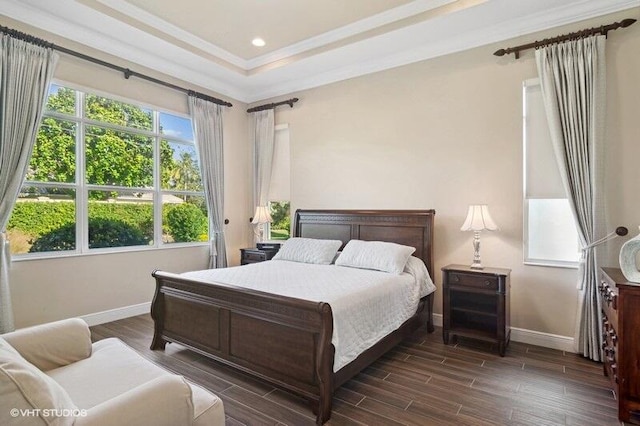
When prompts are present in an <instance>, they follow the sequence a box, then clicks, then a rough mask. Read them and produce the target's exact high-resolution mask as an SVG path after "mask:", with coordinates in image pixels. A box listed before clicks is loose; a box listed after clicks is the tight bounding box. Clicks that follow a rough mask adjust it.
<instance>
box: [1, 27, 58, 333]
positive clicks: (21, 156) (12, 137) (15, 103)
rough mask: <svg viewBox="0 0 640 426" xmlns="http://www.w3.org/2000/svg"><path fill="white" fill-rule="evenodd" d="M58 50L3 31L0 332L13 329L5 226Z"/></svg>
mask: <svg viewBox="0 0 640 426" xmlns="http://www.w3.org/2000/svg"><path fill="white" fill-rule="evenodd" d="M57 62H58V54H57V53H55V52H54V51H53V50H52V49H50V48H45V47H41V46H37V45H35V44H32V43H28V42H25V41H22V40H18V39H15V38H12V37H11V36H9V35H6V34H3V35H2V40H1V41H0V333H6V332H8V331H13V329H14V323H13V309H12V306H11V292H10V290H9V266H10V265H11V257H10V253H11V251H10V249H9V240H8V239H7V236H6V233H5V232H6V226H7V223H8V222H9V217H10V216H11V211H12V210H13V206H14V204H15V202H16V199H17V198H18V193H19V192H20V186H21V185H22V180H23V179H24V175H25V173H26V172H27V167H28V166H29V158H30V157H31V151H32V150H33V145H34V143H35V140H36V135H37V133H38V127H39V126H40V119H41V118H42V110H43V109H44V103H45V101H46V98H47V92H48V90H49V83H50V82H51V78H52V77H53V72H54V70H55V67H56V64H57Z"/></svg>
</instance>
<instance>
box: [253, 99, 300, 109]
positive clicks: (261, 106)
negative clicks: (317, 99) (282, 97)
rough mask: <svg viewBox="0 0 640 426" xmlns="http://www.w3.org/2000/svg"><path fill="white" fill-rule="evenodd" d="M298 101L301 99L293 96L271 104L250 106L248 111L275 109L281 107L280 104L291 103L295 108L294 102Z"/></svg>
mask: <svg viewBox="0 0 640 426" xmlns="http://www.w3.org/2000/svg"><path fill="white" fill-rule="evenodd" d="M298 101H299V99H298V98H291V99H287V100H286V101H282V102H275V103H271V104H264V105H259V106H255V107H253V108H249V109H248V110H247V112H257V111H264V110H267V109H274V108H276V107H279V106H280V105H289V106H290V107H291V108H293V104H295V103H296V102H298Z"/></svg>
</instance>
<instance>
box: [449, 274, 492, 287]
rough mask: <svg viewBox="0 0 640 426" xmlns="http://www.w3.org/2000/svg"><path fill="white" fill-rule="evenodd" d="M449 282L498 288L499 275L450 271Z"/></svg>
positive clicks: (451, 283) (467, 285) (453, 284)
mask: <svg viewBox="0 0 640 426" xmlns="http://www.w3.org/2000/svg"><path fill="white" fill-rule="evenodd" d="M449 284H450V285H452V286H464V287H471V288H478V289H483V290H495V291H497V290H498V277H490V276H486V275H471V274H463V273H459V272H449Z"/></svg>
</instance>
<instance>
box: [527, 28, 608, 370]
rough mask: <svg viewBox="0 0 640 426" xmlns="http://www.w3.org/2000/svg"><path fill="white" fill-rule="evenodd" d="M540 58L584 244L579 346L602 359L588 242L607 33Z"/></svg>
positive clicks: (595, 223)
mask: <svg viewBox="0 0 640 426" xmlns="http://www.w3.org/2000/svg"><path fill="white" fill-rule="evenodd" d="M536 63H537V67H538V74H539V76H540V82H541V87H542V96H543V98H544V106H545V111H546V115H547V120H548V122H549V128H550V132H551V140H552V143H553V147H554V152H555V154H556V160H557V161H558V165H559V169H560V175H561V177H562V181H563V184H564V187H565V189H566V192H567V194H568V198H569V203H570V205H571V210H572V212H573V215H574V218H575V222H576V226H577V228H578V235H579V237H580V242H581V245H582V247H583V249H582V258H581V261H580V268H579V272H578V274H579V282H578V289H579V300H578V312H577V315H576V332H575V340H574V344H575V349H576V352H578V353H581V354H583V355H584V356H585V357H588V358H591V359H593V360H595V361H600V360H601V352H600V351H601V339H602V337H601V336H602V334H601V323H600V318H601V313H600V300H599V298H598V291H597V282H598V266H599V265H598V258H597V253H596V249H595V248H593V247H592V248H588V246H589V245H590V244H591V243H593V242H594V241H596V240H597V239H598V238H599V236H600V235H602V231H603V226H602V225H603V223H602V222H603V218H604V212H603V207H602V206H603V203H602V195H601V193H602V188H603V182H602V178H603V173H602V154H603V138H604V118H605V36H592V37H587V38H584V39H579V40H572V41H568V42H565V43H560V44H555V45H551V46H547V47H544V48H542V49H539V50H537V51H536Z"/></svg>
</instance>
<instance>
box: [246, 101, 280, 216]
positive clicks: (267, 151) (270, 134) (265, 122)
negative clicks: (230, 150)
mask: <svg viewBox="0 0 640 426" xmlns="http://www.w3.org/2000/svg"><path fill="white" fill-rule="evenodd" d="M252 114H253V140H254V157H253V160H254V166H253V167H254V168H253V179H254V182H253V190H254V194H253V200H254V203H255V206H254V207H258V206H266V207H267V211H268V207H269V184H270V183H271V170H272V166H273V147H274V145H275V112H274V110H273V109H268V110H264V111H257V112H254V113H252ZM254 211H255V209H254ZM258 226H262V225H258Z"/></svg>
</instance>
